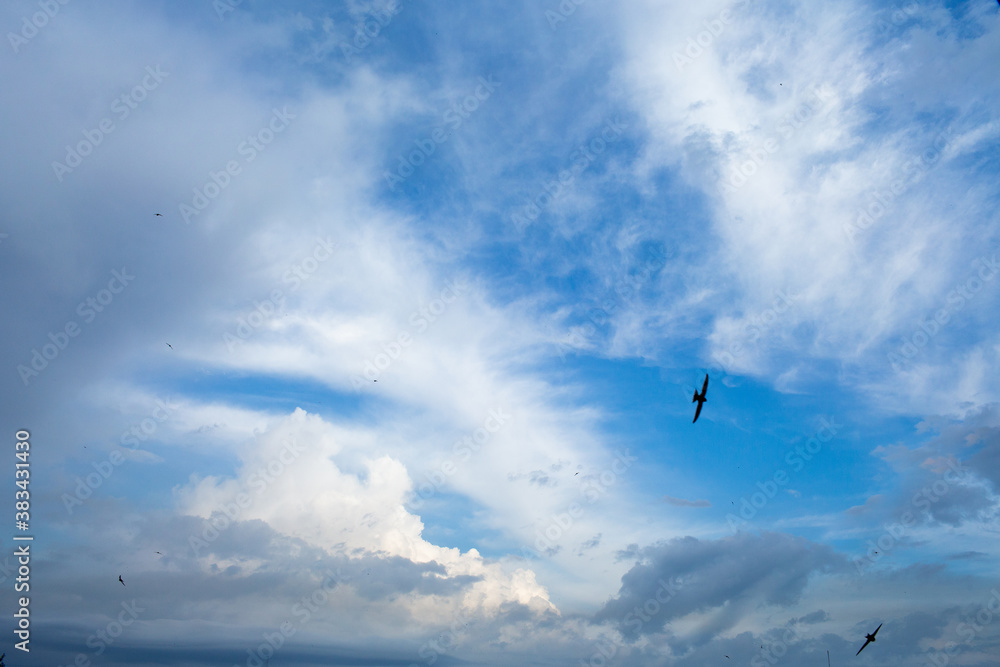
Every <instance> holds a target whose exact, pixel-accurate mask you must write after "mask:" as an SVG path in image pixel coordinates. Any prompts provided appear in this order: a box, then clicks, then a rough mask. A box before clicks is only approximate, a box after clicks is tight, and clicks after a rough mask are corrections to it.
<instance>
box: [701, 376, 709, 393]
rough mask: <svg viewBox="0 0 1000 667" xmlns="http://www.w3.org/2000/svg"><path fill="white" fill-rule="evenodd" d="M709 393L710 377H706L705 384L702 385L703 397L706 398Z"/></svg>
mask: <svg viewBox="0 0 1000 667" xmlns="http://www.w3.org/2000/svg"><path fill="white" fill-rule="evenodd" d="M706 391H708V376H707V375H706V376H705V384H703V385H701V397H702V398H705V392H706Z"/></svg>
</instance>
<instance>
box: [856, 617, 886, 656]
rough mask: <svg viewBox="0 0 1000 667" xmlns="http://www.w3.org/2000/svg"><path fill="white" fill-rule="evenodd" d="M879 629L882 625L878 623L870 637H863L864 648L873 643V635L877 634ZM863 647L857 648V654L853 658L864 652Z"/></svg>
mask: <svg viewBox="0 0 1000 667" xmlns="http://www.w3.org/2000/svg"><path fill="white" fill-rule="evenodd" d="M881 627H882V624H881V623H879V624H878V627H877V628H875V632H873V633H871V634H870V635H865V646H868V645H869V644H871V643H872V642H873V641H875V635H877V634H878V631H879V629H881ZM865 646H862V647H861V648H859V649H858V652H857V653H855V654H854V657H857V656H859V655H861V652H862V651H864V650H865Z"/></svg>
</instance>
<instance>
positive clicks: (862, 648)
mask: <svg viewBox="0 0 1000 667" xmlns="http://www.w3.org/2000/svg"><path fill="white" fill-rule="evenodd" d="M871 643H872V640H870V639H866V640H865V646H868V645H869V644H871ZM865 646H862V647H861V648H859V649H858V652H857V653H855V654H854V657H855V658H856V657H858V656H859V655H861V652H862V651H864V650H865Z"/></svg>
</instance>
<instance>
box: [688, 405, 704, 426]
mask: <svg viewBox="0 0 1000 667" xmlns="http://www.w3.org/2000/svg"><path fill="white" fill-rule="evenodd" d="M703 405H705V404H704V403H702V402H701V401H698V409H697V410H695V411H694V419H693V420H692V421H691V423H692V424H693V423H695V422H696V421H698V415H700V414H701V406H703Z"/></svg>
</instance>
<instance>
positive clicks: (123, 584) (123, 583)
mask: <svg viewBox="0 0 1000 667" xmlns="http://www.w3.org/2000/svg"><path fill="white" fill-rule="evenodd" d="M118 581H122V575H120V574H119V575H118ZM122 586H125V582H124V581H122ZM126 588H127V587H126Z"/></svg>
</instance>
